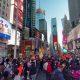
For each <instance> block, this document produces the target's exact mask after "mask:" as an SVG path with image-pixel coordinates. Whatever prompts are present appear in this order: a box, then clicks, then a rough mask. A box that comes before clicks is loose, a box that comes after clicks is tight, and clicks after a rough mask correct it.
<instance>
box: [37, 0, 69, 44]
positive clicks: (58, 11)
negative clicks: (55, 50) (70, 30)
mask: <svg viewBox="0 0 80 80" xmlns="http://www.w3.org/2000/svg"><path fill="white" fill-rule="evenodd" d="M36 4H37V8H38V7H39V0H36ZM40 6H41V8H42V9H44V10H45V11H46V21H47V24H48V41H49V40H50V39H49V37H50V33H51V18H54V17H56V18H57V27H58V39H59V43H60V44H61V38H62V35H61V30H62V23H61V19H62V18H63V17H64V15H65V14H66V15H67V16H69V14H68V0H40Z"/></svg>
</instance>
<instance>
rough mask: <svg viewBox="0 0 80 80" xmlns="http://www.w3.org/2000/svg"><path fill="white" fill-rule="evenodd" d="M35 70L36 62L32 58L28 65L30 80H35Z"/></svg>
mask: <svg viewBox="0 0 80 80" xmlns="http://www.w3.org/2000/svg"><path fill="white" fill-rule="evenodd" d="M36 72H37V69H36V62H35V59H32V60H31V66H30V72H29V73H30V78H31V80H36Z"/></svg>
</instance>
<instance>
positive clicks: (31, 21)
mask: <svg viewBox="0 0 80 80" xmlns="http://www.w3.org/2000/svg"><path fill="white" fill-rule="evenodd" d="M23 4H24V11H23V12H24V13H23V26H24V27H28V28H29V31H30V37H31V31H32V27H35V12H36V11H35V10H36V0H24V3H23Z"/></svg>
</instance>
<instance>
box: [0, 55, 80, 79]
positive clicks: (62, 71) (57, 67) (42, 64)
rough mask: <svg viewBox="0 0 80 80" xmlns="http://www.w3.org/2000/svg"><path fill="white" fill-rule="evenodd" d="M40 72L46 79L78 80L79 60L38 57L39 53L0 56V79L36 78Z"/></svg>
mask: <svg viewBox="0 0 80 80" xmlns="http://www.w3.org/2000/svg"><path fill="white" fill-rule="evenodd" d="M40 72H42V73H44V74H45V75H46V80H80V60H79V58H75V57H72V58H67V59H66V60H63V59H61V58H56V57H54V56H43V58H42V59H40V58H39V55H35V56H34V57H33V58H32V57H25V58H17V59H14V58H13V56H10V57H3V58H2V57H0V80H38V79H37V77H38V75H39V73H40Z"/></svg>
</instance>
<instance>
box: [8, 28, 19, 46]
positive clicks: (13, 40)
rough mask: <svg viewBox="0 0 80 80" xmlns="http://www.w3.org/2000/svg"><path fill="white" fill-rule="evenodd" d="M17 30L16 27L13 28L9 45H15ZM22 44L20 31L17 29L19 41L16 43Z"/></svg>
mask: <svg viewBox="0 0 80 80" xmlns="http://www.w3.org/2000/svg"><path fill="white" fill-rule="evenodd" d="M15 32H16V31H15V30H14V29H11V39H10V40H8V45H15V35H16V34H15ZM19 44H20V32H19V31H17V42H16V45H18V46H19Z"/></svg>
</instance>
